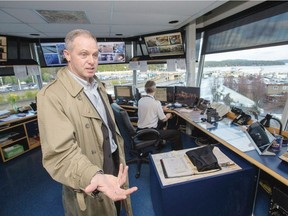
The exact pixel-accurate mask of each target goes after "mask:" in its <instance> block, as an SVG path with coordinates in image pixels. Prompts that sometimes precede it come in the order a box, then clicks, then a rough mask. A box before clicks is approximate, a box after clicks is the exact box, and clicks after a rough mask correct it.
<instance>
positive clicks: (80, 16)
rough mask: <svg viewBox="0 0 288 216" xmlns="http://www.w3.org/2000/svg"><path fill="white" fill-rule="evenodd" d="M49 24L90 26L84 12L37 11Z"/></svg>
mask: <svg viewBox="0 0 288 216" xmlns="http://www.w3.org/2000/svg"><path fill="white" fill-rule="evenodd" d="M36 12H37V13H38V14H39V15H40V16H41V17H42V18H43V19H44V20H45V21H46V22H47V23H66V24H67V23H68V24H70V23H71V24H90V22H89V20H88V19H87V17H86V14H85V12H83V11H56V10H36Z"/></svg>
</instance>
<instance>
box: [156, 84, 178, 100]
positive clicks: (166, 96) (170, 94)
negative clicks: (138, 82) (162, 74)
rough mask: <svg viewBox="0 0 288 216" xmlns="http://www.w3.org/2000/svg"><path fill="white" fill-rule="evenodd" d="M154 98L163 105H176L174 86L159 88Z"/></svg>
mask: <svg viewBox="0 0 288 216" xmlns="http://www.w3.org/2000/svg"><path fill="white" fill-rule="evenodd" d="M154 97H155V99H156V100H159V101H160V102H161V103H162V104H163V103H174V86H157V87H156V93H155V95H154Z"/></svg>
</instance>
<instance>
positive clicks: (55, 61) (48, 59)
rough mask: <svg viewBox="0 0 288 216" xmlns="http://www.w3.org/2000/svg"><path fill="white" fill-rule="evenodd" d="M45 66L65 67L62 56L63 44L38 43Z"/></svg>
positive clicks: (64, 60) (65, 63)
mask: <svg viewBox="0 0 288 216" xmlns="http://www.w3.org/2000/svg"><path fill="white" fill-rule="evenodd" d="M40 46H41V49H42V53H43V57H44V61H45V65H46V66H47V67H56V66H64V65H67V60H66V58H65V56H64V52H63V51H64V49H65V43H64V42H51V43H50V42H45V43H40Z"/></svg>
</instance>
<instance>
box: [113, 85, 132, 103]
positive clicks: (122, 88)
mask: <svg viewBox="0 0 288 216" xmlns="http://www.w3.org/2000/svg"><path fill="white" fill-rule="evenodd" d="M114 94H115V99H116V100H117V99H118V100H127V101H128V100H133V99H134V96H133V90H132V86H129V85H115V86H114Z"/></svg>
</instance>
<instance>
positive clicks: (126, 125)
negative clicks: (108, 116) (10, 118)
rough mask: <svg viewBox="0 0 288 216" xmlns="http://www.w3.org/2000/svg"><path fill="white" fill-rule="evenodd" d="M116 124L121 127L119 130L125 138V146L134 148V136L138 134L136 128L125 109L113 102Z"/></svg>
mask: <svg viewBox="0 0 288 216" xmlns="http://www.w3.org/2000/svg"><path fill="white" fill-rule="evenodd" d="M111 107H112V110H113V113H114V116H115V120H116V124H117V126H118V128H119V131H120V133H121V135H122V137H123V139H124V143H125V148H128V151H129V150H130V149H131V148H132V146H131V145H132V137H133V136H134V135H135V134H136V128H134V126H133V125H132V123H131V121H130V117H129V115H128V113H127V111H126V110H125V109H123V108H122V107H120V106H119V105H118V104H117V103H112V104H111Z"/></svg>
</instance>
